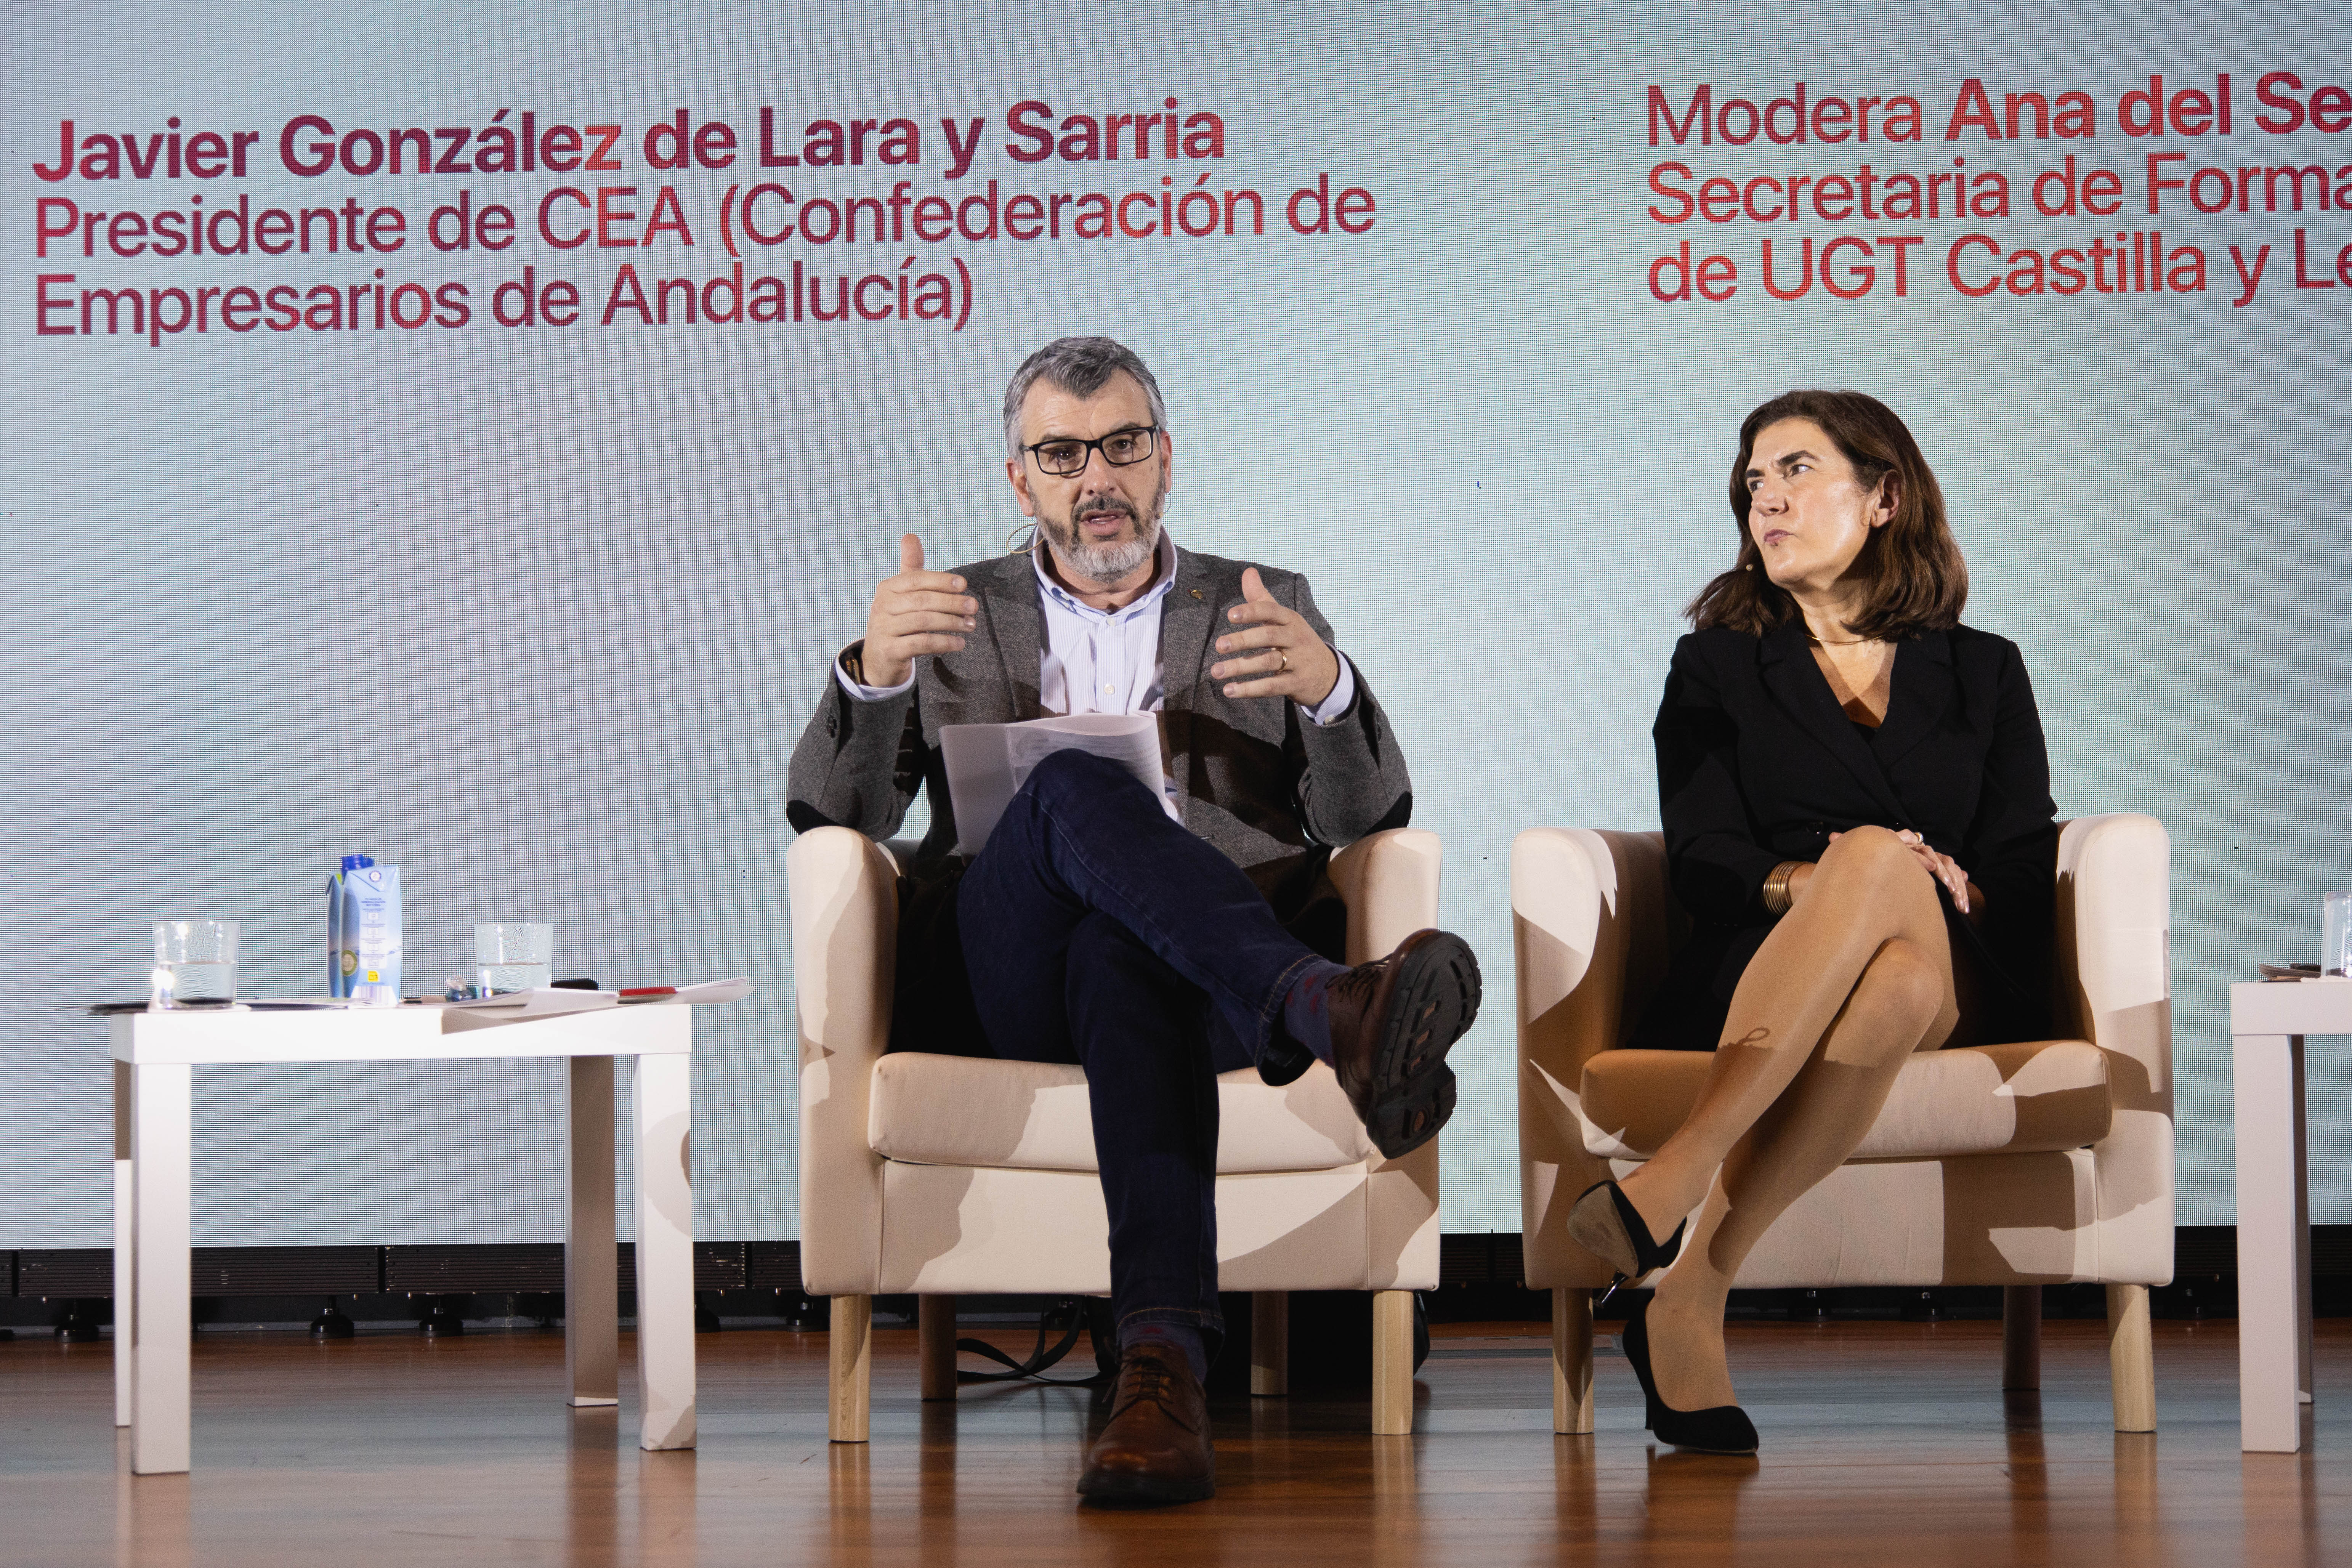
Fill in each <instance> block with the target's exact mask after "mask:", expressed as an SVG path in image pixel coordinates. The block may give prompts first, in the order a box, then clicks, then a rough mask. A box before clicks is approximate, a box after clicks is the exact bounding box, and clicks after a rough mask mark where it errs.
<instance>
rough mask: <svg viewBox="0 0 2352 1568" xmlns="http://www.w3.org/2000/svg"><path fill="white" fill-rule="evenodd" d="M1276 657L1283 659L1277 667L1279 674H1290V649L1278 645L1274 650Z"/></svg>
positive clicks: (1276, 670)
mask: <svg viewBox="0 0 2352 1568" xmlns="http://www.w3.org/2000/svg"><path fill="white" fill-rule="evenodd" d="M1274 657H1275V658H1278V659H1280V660H1282V662H1281V663H1280V664H1279V665H1277V666H1276V667H1275V673H1276V674H1277V675H1288V674H1289V673H1290V651H1289V650H1288V649H1287V648H1279V647H1278V648H1276V649H1275V650H1274Z"/></svg>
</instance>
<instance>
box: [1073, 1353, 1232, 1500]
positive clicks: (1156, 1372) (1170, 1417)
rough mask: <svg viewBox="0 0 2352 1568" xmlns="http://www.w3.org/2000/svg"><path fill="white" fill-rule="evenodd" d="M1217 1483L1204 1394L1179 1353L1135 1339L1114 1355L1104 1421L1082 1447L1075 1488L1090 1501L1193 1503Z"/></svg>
mask: <svg viewBox="0 0 2352 1568" xmlns="http://www.w3.org/2000/svg"><path fill="white" fill-rule="evenodd" d="M1216 1489H1217V1459H1216V1451H1215V1449H1214V1448H1213V1447H1211V1445H1210V1441H1209V1396H1208V1395H1207V1394H1205V1393H1203V1392H1202V1388H1201V1380H1200V1379H1199V1378H1197V1377H1194V1376H1193V1375H1192V1367H1191V1366H1190V1365H1188V1364H1187V1363H1186V1362H1185V1360H1184V1356H1183V1352H1181V1351H1177V1350H1175V1349H1173V1348H1171V1347H1170V1346H1167V1345H1155V1344H1139V1345H1136V1346H1134V1347H1133V1348H1132V1349H1129V1350H1128V1351H1127V1352H1124V1353H1123V1354H1121V1356H1120V1357H1119V1363H1118V1388H1117V1391H1116V1392H1115V1393H1114V1394H1112V1396H1111V1407H1110V1422H1109V1424H1108V1426H1104V1427H1103V1429H1102V1436H1099V1437H1097V1438H1096V1439H1095V1440H1094V1446H1093V1447H1090V1448H1088V1449H1087V1466H1086V1468H1085V1469H1084V1470H1082V1471H1080V1472H1079V1474H1078V1494H1079V1495H1080V1496H1081V1497H1084V1498H1086V1499H1087V1500H1089V1501H1091V1502H1100V1503H1130V1504H1133V1503H1163V1502H1198V1501H1199V1500H1201V1499H1202V1498H1205V1497H1209V1496H1212V1495H1213V1494H1214V1493H1215V1491H1216Z"/></svg>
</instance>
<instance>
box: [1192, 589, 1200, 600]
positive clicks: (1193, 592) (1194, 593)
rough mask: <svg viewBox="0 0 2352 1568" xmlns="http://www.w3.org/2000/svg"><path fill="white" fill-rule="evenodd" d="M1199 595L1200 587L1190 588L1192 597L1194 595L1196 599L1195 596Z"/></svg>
mask: <svg viewBox="0 0 2352 1568" xmlns="http://www.w3.org/2000/svg"><path fill="white" fill-rule="evenodd" d="M1200 596H1201V590H1200V589H1198V588H1195V589H1193V590H1192V597H1194V598H1196V599H1197V598H1199V597H1200Z"/></svg>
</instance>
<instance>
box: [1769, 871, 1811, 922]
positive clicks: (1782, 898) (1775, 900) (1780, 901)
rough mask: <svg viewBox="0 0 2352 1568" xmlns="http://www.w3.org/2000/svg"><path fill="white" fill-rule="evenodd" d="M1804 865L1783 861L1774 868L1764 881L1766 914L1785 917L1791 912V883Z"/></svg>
mask: <svg viewBox="0 0 2352 1568" xmlns="http://www.w3.org/2000/svg"><path fill="white" fill-rule="evenodd" d="M1802 864H1804V862H1803V861H1801V860H1783V861H1781V862H1780V864H1779V865H1778V866H1775V867H1773V868H1772V871H1771V874H1770V875H1769V876H1768V877H1766V878H1765V879H1764V890H1763V894H1762V899H1763V903H1764V912H1765V913H1766V914H1768V915H1785V914H1787V913H1788V912H1789V903H1790V899H1789V881H1790V878H1792V877H1794V876H1795V875H1796V874H1797V868H1798V867H1799V866H1801V865H1802Z"/></svg>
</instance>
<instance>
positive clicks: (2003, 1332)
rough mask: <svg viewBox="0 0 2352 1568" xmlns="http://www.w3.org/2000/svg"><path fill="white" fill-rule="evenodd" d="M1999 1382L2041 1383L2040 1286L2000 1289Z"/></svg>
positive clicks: (2015, 1385)
mask: <svg viewBox="0 0 2352 1568" xmlns="http://www.w3.org/2000/svg"><path fill="white" fill-rule="evenodd" d="M2000 1386H2001V1391H2002V1392H2003V1393H2007V1392H2009V1391H2011V1390H2012V1389H2037V1388H2040V1387H2041V1386H2042V1287H2041V1286H2039V1285H2008V1286H2004V1287H2002V1289H2001V1292H2000Z"/></svg>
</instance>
